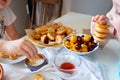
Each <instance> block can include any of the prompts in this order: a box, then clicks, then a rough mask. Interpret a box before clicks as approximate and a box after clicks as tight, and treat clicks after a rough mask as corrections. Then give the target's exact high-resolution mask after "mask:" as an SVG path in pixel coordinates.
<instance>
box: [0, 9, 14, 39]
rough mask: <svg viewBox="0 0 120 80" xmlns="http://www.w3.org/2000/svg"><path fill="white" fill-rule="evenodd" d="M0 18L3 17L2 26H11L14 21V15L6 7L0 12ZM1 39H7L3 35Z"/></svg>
mask: <svg viewBox="0 0 120 80" xmlns="http://www.w3.org/2000/svg"><path fill="white" fill-rule="evenodd" d="M2 16H3V17H4V25H5V26H8V25H11V24H12V23H14V21H15V20H16V16H15V14H14V13H13V11H12V10H11V9H10V8H9V7H6V8H4V9H1V10H0V17H2ZM2 39H7V37H6V36H5V35H4V37H3V38H2Z"/></svg>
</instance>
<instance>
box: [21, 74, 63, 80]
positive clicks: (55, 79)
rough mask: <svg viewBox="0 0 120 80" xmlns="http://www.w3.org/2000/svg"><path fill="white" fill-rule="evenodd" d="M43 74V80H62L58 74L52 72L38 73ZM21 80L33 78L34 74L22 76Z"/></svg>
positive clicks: (32, 79)
mask: <svg viewBox="0 0 120 80" xmlns="http://www.w3.org/2000/svg"><path fill="white" fill-rule="evenodd" d="M40 74H42V75H43V76H44V78H45V79H44V80H62V79H61V78H60V77H59V76H57V75H56V74H54V73H45V72H44V73H40ZM21 80H34V74H31V75H28V76H25V77H24V78H22V79H21Z"/></svg>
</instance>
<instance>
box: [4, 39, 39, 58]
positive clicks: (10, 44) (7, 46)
mask: <svg viewBox="0 0 120 80" xmlns="http://www.w3.org/2000/svg"><path fill="white" fill-rule="evenodd" d="M3 48H4V52H5V53H8V54H22V55H25V56H27V57H28V58H33V57H35V55H37V49H36V48H35V46H34V45H33V44H32V43H30V42H29V41H27V40H25V39H23V38H21V39H18V40H13V41H4V43H3Z"/></svg>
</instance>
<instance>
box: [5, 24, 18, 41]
mask: <svg viewBox="0 0 120 80" xmlns="http://www.w3.org/2000/svg"><path fill="white" fill-rule="evenodd" d="M5 32H6V35H7V37H8V39H9V40H16V39H18V38H20V35H19V34H18V32H17V31H16V29H15V25H14V24H11V25H9V26H6V29H5Z"/></svg>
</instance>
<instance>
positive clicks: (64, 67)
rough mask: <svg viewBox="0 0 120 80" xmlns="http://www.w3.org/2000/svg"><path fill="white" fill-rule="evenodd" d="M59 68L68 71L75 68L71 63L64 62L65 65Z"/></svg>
mask: <svg viewBox="0 0 120 80" xmlns="http://www.w3.org/2000/svg"><path fill="white" fill-rule="evenodd" d="M60 68H61V69H66V70H70V69H74V68H75V66H74V65H73V64H72V63H69V62H65V63H63V64H61V66H60Z"/></svg>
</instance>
